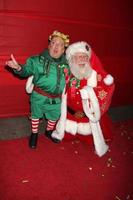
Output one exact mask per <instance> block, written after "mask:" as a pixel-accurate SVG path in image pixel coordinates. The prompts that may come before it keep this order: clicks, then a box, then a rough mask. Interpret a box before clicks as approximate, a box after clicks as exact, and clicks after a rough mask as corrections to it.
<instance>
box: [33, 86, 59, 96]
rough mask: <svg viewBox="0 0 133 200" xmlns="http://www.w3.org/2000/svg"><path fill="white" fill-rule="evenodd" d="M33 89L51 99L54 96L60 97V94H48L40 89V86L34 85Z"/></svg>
mask: <svg viewBox="0 0 133 200" xmlns="http://www.w3.org/2000/svg"><path fill="white" fill-rule="evenodd" d="M34 91H36V92H37V93H39V94H41V95H43V96H46V97H48V98H51V99H55V98H61V94H57V95H55V94H49V93H47V92H45V91H44V90H42V89H41V88H39V87H37V86H34Z"/></svg>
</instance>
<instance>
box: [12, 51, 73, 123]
mask: <svg viewBox="0 0 133 200" xmlns="http://www.w3.org/2000/svg"><path fill="white" fill-rule="evenodd" d="M21 66H22V70H21V71H19V72H18V71H16V70H14V71H15V73H17V74H18V75H19V76H21V77H28V76H31V75H33V76H34V79H33V83H34V86H37V87H38V88H40V89H41V90H43V91H45V92H46V93H48V94H53V95H60V94H62V92H63V89H64V87H65V76H66V74H65V71H66V69H67V70H69V66H68V64H67V61H66V58H65V56H64V55H62V56H61V57H60V58H58V59H54V58H52V57H51V56H50V55H49V53H48V50H45V51H44V52H43V53H42V54H40V55H37V56H33V57H30V58H28V59H27V61H26V64H25V65H21ZM30 102H31V117H32V118H33V119H38V118H43V117H44V116H45V117H46V119H51V120H58V119H59V117H60V113H61V98H60V96H59V97H56V98H50V97H48V96H44V95H42V94H39V93H38V92H36V91H35V90H34V89H33V91H32V93H31V98H30Z"/></svg>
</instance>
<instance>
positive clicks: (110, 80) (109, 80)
mask: <svg viewBox="0 0 133 200" xmlns="http://www.w3.org/2000/svg"><path fill="white" fill-rule="evenodd" d="M103 82H104V83H105V84H106V85H111V84H112V83H113V82H114V78H113V76H111V75H110V74H107V75H106V77H105V78H104V79H103Z"/></svg>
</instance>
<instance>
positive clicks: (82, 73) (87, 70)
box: [69, 62, 92, 80]
mask: <svg viewBox="0 0 133 200" xmlns="http://www.w3.org/2000/svg"><path fill="white" fill-rule="evenodd" d="M69 66H70V70H71V73H72V74H73V75H74V76H75V77H76V78H78V79H79V80H82V79H84V78H85V79H87V78H88V77H89V76H90V75H91V73H92V68H91V66H90V64H89V63H85V64H83V65H81V64H80V65H79V64H75V63H74V62H70V63H69Z"/></svg>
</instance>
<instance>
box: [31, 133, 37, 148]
mask: <svg viewBox="0 0 133 200" xmlns="http://www.w3.org/2000/svg"><path fill="white" fill-rule="evenodd" d="M37 141H38V133H31V136H30V139H29V147H30V148H32V149H35V148H36V147H37Z"/></svg>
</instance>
